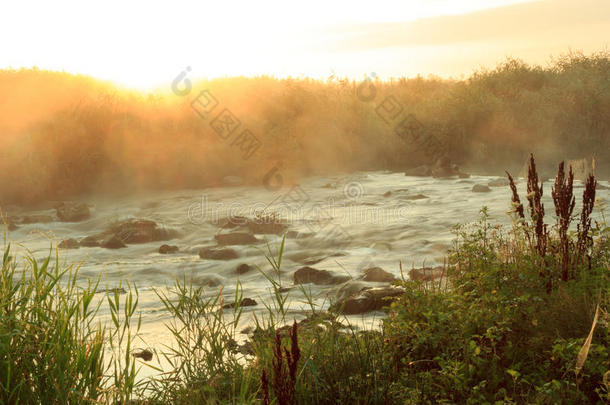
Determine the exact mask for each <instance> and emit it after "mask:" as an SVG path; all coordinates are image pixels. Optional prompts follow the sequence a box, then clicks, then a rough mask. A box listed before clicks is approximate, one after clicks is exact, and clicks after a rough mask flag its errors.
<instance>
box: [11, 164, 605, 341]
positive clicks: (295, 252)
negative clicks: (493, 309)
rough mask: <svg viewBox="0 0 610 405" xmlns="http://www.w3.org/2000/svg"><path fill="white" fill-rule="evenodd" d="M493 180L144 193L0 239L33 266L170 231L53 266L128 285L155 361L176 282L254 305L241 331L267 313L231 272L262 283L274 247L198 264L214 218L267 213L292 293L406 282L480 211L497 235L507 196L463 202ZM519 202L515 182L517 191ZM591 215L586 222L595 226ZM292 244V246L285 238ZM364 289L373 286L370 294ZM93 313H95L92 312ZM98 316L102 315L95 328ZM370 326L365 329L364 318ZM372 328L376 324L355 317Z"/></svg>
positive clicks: (328, 295) (319, 182)
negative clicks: (140, 230)
mask: <svg viewBox="0 0 610 405" xmlns="http://www.w3.org/2000/svg"><path fill="white" fill-rule="evenodd" d="M497 179H498V177H489V176H472V177H470V178H468V179H448V180H445V179H434V178H428V177H407V176H405V175H404V174H403V173H391V172H360V173H353V174H350V175H342V176H333V177H311V178H307V179H304V180H303V181H302V182H301V183H300V185H299V186H296V187H290V186H284V187H283V188H281V189H279V190H268V189H266V188H265V187H262V186H260V187H252V186H237V187H226V188H213V189H204V190H183V191H167V192H154V193H148V194H140V195H136V196H130V197H91V196H90V197H87V198H86V199H84V200H83V202H86V203H87V204H89V205H90V207H91V218H90V219H88V220H85V221H82V222H50V223H45V224H30V225H22V226H20V228H19V229H17V230H15V231H12V232H10V233H9V234H8V241H10V242H11V244H12V249H13V251H15V250H16V251H17V252H19V251H21V253H25V250H26V249H27V250H29V251H30V252H31V253H32V254H33V255H34V256H35V257H36V258H37V259H42V258H44V257H46V256H47V255H48V254H49V252H50V250H49V249H50V246H51V244H53V247H55V245H56V244H57V243H59V242H60V241H61V240H63V239H68V238H75V239H77V240H80V239H82V238H84V237H85V236H89V235H93V234H96V233H99V232H101V231H103V230H104V229H106V228H107V227H108V226H109V225H110V224H111V223H113V222H115V221H117V220H122V219H128V218H142V219H149V220H153V221H155V222H156V223H157V224H159V225H160V226H164V227H167V228H171V229H174V230H176V231H178V233H179V235H180V236H179V237H177V238H175V239H172V240H169V241H163V242H152V243H144V244H130V245H129V246H128V247H126V248H123V249H117V250H110V249H104V248H101V247H92V248H86V247H81V248H79V249H60V259H61V261H62V262H65V263H67V264H72V263H77V264H78V263H80V264H81V269H80V273H79V277H80V278H81V279H82V281H83V283H85V282H86V279H87V278H93V279H96V278H97V277H101V285H102V287H103V288H108V289H113V288H117V287H119V285H121V283H122V282H123V285H124V280H129V281H131V282H134V283H136V285H137V287H138V290H139V295H140V299H139V309H140V311H141V315H142V330H141V331H142V338H143V343H142V344H140V346H143V347H145V346H149V347H153V348H159V349H162V346H163V345H164V344H167V343H168V342H169V341H170V340H171V339H170V335H169V333H168V332H167V330H166V328H165V326H164V323H165V322H167V321H168V320H169V316H168V314H167V313H166V312H165V311H164V310H163V308H162V304H161V302H160V300H159V298H158V297H157V295H156V293H155V289H163V288H165V287H167V286H170V285H171V284H173V283H174V281H175V280H176V279H183V278H184V277H186V279H187V280H192V281H193V283H194V284H195V285H205V286H206V292H207V293H209V294H210V295H212V294H217V293H218V292H219V291H220V290H221V289H222V294H223V296H224V297H225V300H226V301H232V300H233V294H234V293H235V286H236V283H237V282H238V281H239V282H240V283H241V285H242V287H243V296H244V297H249V298H253V299H255V300H256V301H257V302H258V305H257V306H253V307H246V308H244V315H245V316H244V317H243V319H244V320H243V322H244V323H245V324H247V323H248V322H251V321H252V315H253V314H254V313H256V312H257V311H264V310H265V308H264V306H263V305H262V303H263V302H270V300H271V289H270V283H269V281H268V280H266V278H265V277H264V276H263V275H262V274H261V273H260V272H259V271H257V270H254V271H250V272H247V273H245V274H242V275H238V274H237V273H236V271H235V270H236V268H237V266H238V265H239V264H242V263H246V264H248V265H251V266H255V267H256V266H257V267H259V268H260V269H261V270H262V271H265V272H267V273H270V274H271V267H270V265H269V263H268V262H267V259H266V258H265V254H268V247H269V248H270V249H271V252H272V253H273V254H276V253H277V250H278V249H279V245H280V243H281V240H282V236H279V235H256V237H257V238H258V239H260V240H262V241H264V242H266V243H259V244H256V245H251V246H229V247H230V248H232V249H234V250H235V251H236V252H237V254H238V256H239V257H238V258H237V259H233V260H206V259H202V258H200V256H199V254H198V252H199V250H200V249H201V248H205V247H214V246H216V245H217V243H216V241H215V238H214V237H215V235H216V234H218V233H229V232H234V231H235V230H231V229H223V228H221V227H220V226H219V223H220V222H221V220H222V219H223V218H226V217H230V216H236V215H242V216H245V217H250V218H252V217H254V216H255V214H256V213H257V212H260V211H261V210H265V212H276V213H277V214H278V215H280V216H282V217H283V219H285V220H286V221H287V222H288V224H289V227H288V229H287V231H288V232H291V235H292V237H287V239H286V246H285V249H284V257H283V261H282V273H281V283H282V285H283V286H287V287H290V286H292V285H293V282H292V273H294V271H296V270H297V269H299V268H300V267H303V266H305V265H306V264H305V262H307V261H308V260H311V259H315V258H317V259H321V260H320V261H319V262H317V263H315V264H313V265H312V267H314V268H316V269H321V270H328V271H330V272H332V273H334V274H337V275H348V276H350V277H352V278H354V279H357V278H358V277H359V276H360V275H361V273H362V270H363V269H365V268H369V267H375V266H378V267H381V268H383V269H384V270H386V271H388V272H390V273H392V274H394V275H395V276H396V277H400V276H401V274H400V269H399V262H402V265H403V268H404V269H405V277H408V275H407V273H408V270H409V269H410V268H411V267H422V265H424V264H425V266H435V265H442V264H443V261H444V259H445V258H446V255H447V251H448V249H449V248H450V247H451V242H452V240H453V237H454V236H453V234H452V232H451V228H452V226H453V225H455V224H457V223H467V222H472V221H474V220H476V219H477V217H478V214H479V211H480V209H481V207H483V206H487V207H488V208H489V214H490V216H491V219H492V221H496V222H499V223H504V224H508V223H510V218H509V217H508V215H507V214H506V212H507V210H508V209H509V208H510V197H511V192H510V189H509V187H507V186H500V187H491V191H490V192H473V191H472V188H473V186H474V185H475V184H480V185H487V184H488V183H489V182H490V181H492V180H497ZM576 183H578V184H577V186H576V187H577V188H576V189H575V195H576V199H577V206H576V209H575V212H576V213H578V212H579V209H580V208H579V205H580V204H579V203H580V201H579V200H580V199H581V193H582V183H580V182H576ZM551 184H552V183H551V182H550V181H547V182H545V184H544V191H545V195H544V203H545V206H546V211H547V223H548V222H550V221H551V219H550V218H551V217H552V215H553V214H554V211H553V205H552V201H551V199H550V194H551V193H550V192H551ZM600 185H601V187H600V188H602V189H601V190H598V192H597V196H598V197H599V198H601V199H606V200H607V199H608V197H609V192H608V189H607V188H604V187H607V186H608V182H600ZM517 187H518V190H519V192H520V194H521V198H522V201H525V195H526V191H525V182H524V181H523V180H522V179H521V180H520V181H519V183H518V185H517ZM18 214H20V215H25V214H47V215H53V216H54V215H55V211H54V209H51V208H50V209H48V210H42V211H35V212H33V211H29V212H25V211H21V212H19V213H18ZM598 215H599V213H597V212H596V217H597V216H598ZM296 233H298V235H295V234H296ZM161 244H169V245H176V246H178V248H179V252H178V253H175V254H160V253H158V249H159V246H160V245H161ZM370 284H371V285H375V284H378V283H370ZM307 288H308V289H309V288H311V292H312V294H313V297H314V298H315V302H316V303H317V304H318V305H320V306H321V307H327V306H328V304H329V299H332V298H334V296H335V292H336V290H337V289H338V286H337V285H328V286H318V285H308V286H307ZM288 294H289V295H290V298H289V301H290V302H291V303H292V306H291V308H292V312H291V315H290V316H291V318H290V319H292V317H296V318H297V319H299V317H302V316H303V309H304V308H305V305H304V304H303V301H304V300H303V296H302V294H301V293H300V291H299V290H298V289H292V290H290V291H289V292H288ZM102 308H104V307H102ZM107 315H108V314H107V312H105V311H102V313H101V314H100V316H101V317H102V318H104V317H105V316H107ZM375 317H376V318H375ZM358 318H360V320H374V319H377V318H379V313H377V314H375V313H369V314H365V315H361V316H358Z"/></svg>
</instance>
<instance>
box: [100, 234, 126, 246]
mask: <svg viewBox="0 0 610 405" xmlns="http://www.w3.org/2000/svg"><path fill="white" fill-rule="evenodd" d="M100 246H101V247H103V248H106V249H121V248H124V247H127V245H125V244H124V243H123V241H122V240H121V239H119V238H117V237H116V236H115V235H112V236H108V237H106V238H105V239H104V240H103V241H102V243H100Z"/></svg>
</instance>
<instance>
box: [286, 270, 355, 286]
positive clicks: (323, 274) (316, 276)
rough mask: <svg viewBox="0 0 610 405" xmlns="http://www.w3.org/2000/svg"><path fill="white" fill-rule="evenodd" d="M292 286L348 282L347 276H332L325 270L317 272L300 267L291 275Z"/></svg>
mask: <svg viewBox="0 0 610 405" xmlns="http://www.w3.org/2000/svg"><path fill="white" fill-rule="evenodd" d="M292 277H293V280H294V284H308V283H313V284H317V285H329V284H340V283H344V282H346V281H348V280H349V279H350V278H349V277H348V276H339V275H334V274H332V273H331V272H329V271H327V270H318V269H314V268H313V267H308V266H306V267H301V268H300V269H298V270H297V271H295V273H294V274H293V276H292Z"/></svg>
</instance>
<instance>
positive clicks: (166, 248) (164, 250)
mask: <svg viewBox="0 0 610 405" xmlns="http://www.w3.org/2000/svg"><path fill="white" fill-rule="evenodd" d="M178 250H179V249H178V246H173V245H161V246H160V247H159V253H161V254H162V255H166V254H171V253H176V252H178Z"/></svg>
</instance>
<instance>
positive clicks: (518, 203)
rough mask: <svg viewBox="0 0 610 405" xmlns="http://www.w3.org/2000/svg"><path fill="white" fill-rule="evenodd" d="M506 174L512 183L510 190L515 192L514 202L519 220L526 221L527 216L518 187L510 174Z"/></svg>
mask: <svg viewBox="0 0 610 405" xmlns="http://www.w3.org/2000/svg"><path fill="white" fill-rule="evenodd" d="M505 173H506V176H507V177H508V182H509V183H510V189H511V191H512V192H513V198H512V202H513V203H515V211H516V212H517V214H519V218H522V219H525V214H524V212H523V204H521V199H520V198H519V193H518V192H517V186H515V180H514V179H513V176H511V175H510V173H509V172H507V171H505Z"/></svg>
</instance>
